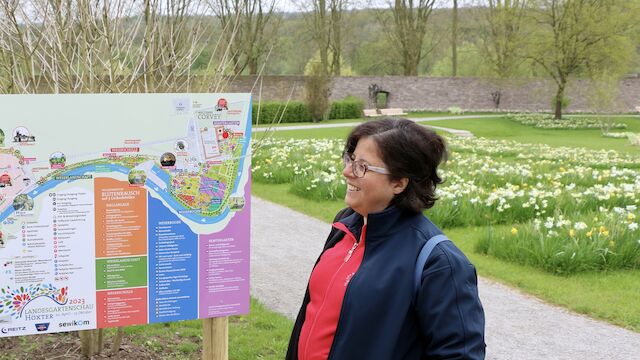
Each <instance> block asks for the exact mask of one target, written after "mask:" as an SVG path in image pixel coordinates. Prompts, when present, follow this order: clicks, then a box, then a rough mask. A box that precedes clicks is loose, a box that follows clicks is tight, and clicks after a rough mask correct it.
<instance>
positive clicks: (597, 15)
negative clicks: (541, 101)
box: [529, 0, 637, 119]
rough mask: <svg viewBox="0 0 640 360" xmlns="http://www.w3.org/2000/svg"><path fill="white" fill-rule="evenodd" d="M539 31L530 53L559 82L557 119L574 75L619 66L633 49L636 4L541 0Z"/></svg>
mask: <svg viewBox="0 0 640 360" xmlns="http://www.w3.org/2000/svg"><path fill="white" fill-rule="evenodd" d="M533 15H534V17H535V21H536V24H538V26H537V28H538V29H539V30H538V31H536V32H535V33H534V34H533V35H532V37H531V39H532V42H531V45H530V46H529V50H530V53H529V56H530V57H531V59H533V60H534V61H535V62H536V63H537V64H539V65H540V66H541V67H542V68H543V69H544V70H545V72H546V73H547V74H548V75H549V76H550V77H551V78H552V79H553V81H554V82H555V84H556V94H555V97H554V102H555V109H554V110H555V118H556V119H560V118H562V103H563V100H564V99H565V90H566V88H567V83H568V82H569V80H570V78H571V77H572V76H576V75H580V74H593V73H597V72H600V71H616V70H617V71H620V70H621V69H624V68H625V67H626V66H627V65H628V61H629V59H630V56H631V52H632V51H633V46H632V44H630V38H629V34H630V31H631V30H632V29H633V26H634V24H635V21H636V20H635V19H636V18H637V11H636V9H635V3H633V2H627V1H623V0H539V1H536V6H535V9H534V11H533Z"/></svg>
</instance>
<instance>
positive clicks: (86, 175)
mask: <svg viewBox="0 0 640 360" xmlns="http://www.w3.org/2000/svg"><path fill="white" fill-rule="evenodd" d="M0 109H2V110H1V111H2V117H3V119H9V121H3V124H2V125H1V126H0V127H1V129H0V131H1V132H2V136H3V139H2V140H3V141H0V272H2V274H3V277H2V278H1V279H0V330H2V331H0V336H12V335H22V334H32V333H38V332H43V331H44V332H56V331H68V330H78V329H91V328H103V327H111V326H124V325H131V324H145V323H150V322H156V321H174V320H185V319H194V318H205V317H211V316H226V315H232V314H239V313H245V312H246V311H248V271H249V257H248V249H249V226H248V224H249V206H248V205H249V196H250V182H249V178H250V174H249V168H250V148H249V143H250V135H251V113H250V109H251V99H250V95H248V94H140V95H55V96H53V95H33V96H2V97H0ZM87 238H89V239H93V241H89V242H87V241H86V239H87ZM87 284H93V285H91V286H87ZM35 314H38V315H37V316H36V315H35ZM69 319H73V320H81V321H74V322H73V324H75V325H73V326H70V325H68V323H67V322H66V320H69ZM43 321H45V322H43ZM43 324H46V325H43ZM8 329H12V330H11V331H9V330H8Z"/></svg>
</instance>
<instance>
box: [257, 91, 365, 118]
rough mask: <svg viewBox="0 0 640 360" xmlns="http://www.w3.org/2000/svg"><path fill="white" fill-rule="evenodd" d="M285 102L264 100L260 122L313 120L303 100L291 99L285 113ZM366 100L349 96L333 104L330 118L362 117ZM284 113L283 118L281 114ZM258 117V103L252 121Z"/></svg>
mask: <svg viewBox="0 0 640 360" xmlns="http://www.w3.org/2000/svg"><path fill="white" fill-rule="evenodd" d="M285 104H286V103H285V102H284V101H283V102H278V101H270V102H263V103H262V105H261V106H260V124H271V123H278V122H281V123H296V122H310V121H312V117H311V112H310V111H309V106H307V104H306V103H304V102H301V101H290V102H289V105H287V110H286V111H285V113H284V115H282V111H283V110H284V108H285ZM362 109H364V101H362V100H361V99H359V98H357V97H355V96H347V97H346V98H344V99H342V100H338V101H336V102H333V103H332V104H331V110H330V111H329V119H358V118H361V117H362ZM281 115H282V120H280V116H281ZM257 117H258V104H253V107H252V111H251V122H252V123H253V124H255V123H256V119H257Z"/></svg>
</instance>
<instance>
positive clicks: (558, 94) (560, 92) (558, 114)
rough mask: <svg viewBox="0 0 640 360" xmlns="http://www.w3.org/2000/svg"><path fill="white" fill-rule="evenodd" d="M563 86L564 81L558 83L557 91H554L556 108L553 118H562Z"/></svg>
mask: <svg viewBox="0 0 640 360" xmlns="http://www.w3.org/2000/svg"><path fill="white" fill-rule="evenodd" d="M564 86H565V84H564V83H562V84H561V85H559V86H558V91H557V92H556V108H555V116H554V119H556V120H560V119H562V100H563V99H564Z"/></svg>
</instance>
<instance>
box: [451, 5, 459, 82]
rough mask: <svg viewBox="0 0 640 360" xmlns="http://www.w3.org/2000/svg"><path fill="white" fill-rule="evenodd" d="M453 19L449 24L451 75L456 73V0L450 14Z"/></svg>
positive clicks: (454, 75)
mask: <svg viewBox="0 0 640 360" xmlns="http://www.w3.org/2000/svg"><path fill="white" fill-rule="evenodd" d="M451 16H452V18H453V21H452V24H451V76H453V77H456V76H457V74H458V48H457V46H458V0H453V10H452V14H451Z"/></svg>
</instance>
